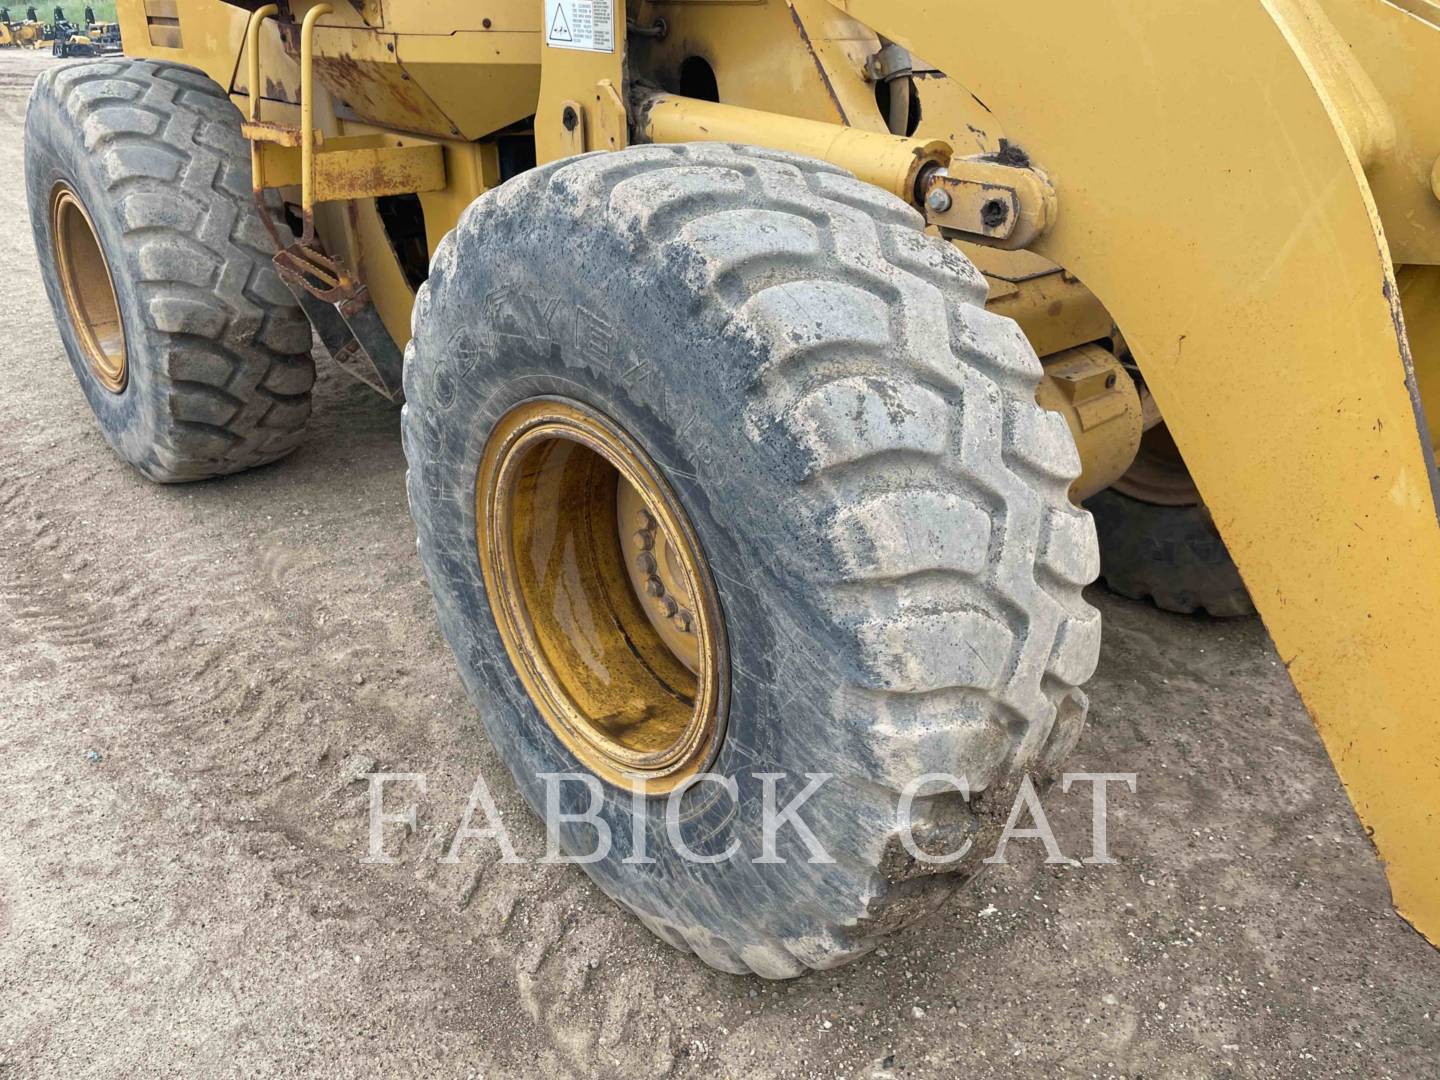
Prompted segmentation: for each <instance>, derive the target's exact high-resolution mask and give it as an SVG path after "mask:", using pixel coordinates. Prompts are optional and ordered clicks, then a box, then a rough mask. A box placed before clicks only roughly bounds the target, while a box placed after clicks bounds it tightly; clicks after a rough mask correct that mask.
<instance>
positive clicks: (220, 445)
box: [25, 59, 315, 483]
mask: <svg viewBox="0 0 1440 1080" xmlns="http://www.w3.org/2000/svg"><path fill="white" fill-rule="evenodd" d="M25 179H26V189H27V193H28V195H29V201H30V221H31V227H32V230H33V232H34V236H35V247H36V253H37V255H38V257H39V261H40V270H41V274H42V276H43V278H44V280H45V288H46V291H47V293H48V294H49V297H50V304H51V306H52V308H53V309H54V312H55V319H56V323H57V324H58V326H59V329H60V337H61V340H62V341H63V342H64V345H65V351H66V353H67V355H68V356H69V358H70V364H71V367H72V368H73V369H74V371H75V374H76V377H77V378H78V379H79V380H80V384H81V386H82V387H83V389H84V391H85V397H86V399H87V400H88V401H89V403H90V407H91V408H92V409H93V410H94V412H95V417H96V419H97V420H98V421H99V424H100V429H101V431H102V432H103V433H104V435H105V439H106V441H107V442H109V444H110V445H111V446H112V447H113V448H114V450H115V452H116V453H117V454H119V455H120V457H122V458H123V459H125V460H126V461H128V462H130V464H132V465H134V466H135V467H136V468H137V469H138V470H140V472H141V473H143V474H144V475H145V476H147V477H149V478H150V479H151V480H156V481H160V482H163V483H172V482H178V481H187V480H200V479H204V478H206V477H211V476H218V475H222V474H225V473H234V472H239V471H241V470H243V469H249V468H253V467H254V466H257V465H262V464H265V463H266V462H270V461H274V460H276V459H278V458H281V457H284V456H285V455H286V454H289V453H290V452H291V451H292V450H294V449H295V447H296V446H297V445H298V444H299V442H300V439H301V437H302V434H303V431H304V427H305V423H306V420H307V419H308V418H309V415H310V388H311V386H312V384H313V383H314V381H315V366H314V362H313V361H312V359H311V357H310V344H311V332H310V324H309V322H308V321H307V320H306V318H305V316H304V314H303V313H302V312H301V310H300V307H299V305H298V304H297V303H296V302H295V298H294V297H293V296H292V295H291V294H290V292H289V290H288V289H286V287H285V285H284V284H283V283H282V282H281V281H280V278H279V276H278V275H277V274H276V272H275V268H274V266H273V265H272V264H271V261H270V260H271V256H272V255H273V253H274V244H273V242H272V241H271V239H270V236H269V233H268V232H267V230H266V229H265V226H264V224H263V222H262V221H261V219H260V216H259V214H258V213H257V211H256V207H255V203H254V199H253V196H252V195H251V192H250V165H249V152H248V150H247V148H246V143H245V140H244V138H243V137H242V136H241V134H240V114H239V112H238V111H237V110H236V108H235V106H234V105H232V104H231V103H230V100H229V98H228V97H226V95H225V92H224V90H223V89H221V87H219V86H218V85H216V84H215V83H214V82H212V81H211V80H210V79H209V78H207V77H206V76H205V75H204V74H202V73H201V72H198V71H194V70H191V69H190V68H185V67H180V66H178V65H175V64H165V63H158V62H155V61H150V60H129V59H119V60H110V61H99V62H91V63H78V64H74V65H69V66H66V67H63V68H55V69H52V70H50V71H47V72H45V73H44V74H43V75H41V76H40V78H39V79H38V80H37V81H36V84H35V89H34V91H33V92H32V94H31V97H30V108H29V113H28V115H27V116H26V120H25Z"/></svg>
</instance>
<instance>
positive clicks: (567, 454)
mask: <svg viewBox="0 0 1440 1080" xmlns="http://www.w3.org/2000/svg"><path fill="white" fill-rule="evenodd" d="M475 498H476V522H477V537H476V542H477V547H478V551H479V556H480V564H481V570H482V572H483V574H484V579H485V587H486V591H487V593H488V599H489V602H490V607H491V611H492V613H493V614H494V616H495V622H496V626H497V627H498V629H499V631H500V637H501V639H502V641H503V642H504V645H505V649H506V652H507V653H508V654H509V656H510V659H511V661H512V663H513V664H514V666H515V670H516V672H517V673H518V674H519V676H520V678H521V681H522V682H523V683H524V684H525V687H526V689H527V691H528V692H529V694H530V698H531V700H532V701H533V702H534V704H535V706H536V708H537V709H538V710H539V712H540V714H541V716H542V717H543V718H544V719H545V721H546V723H547V724H549V726H550V728H551V730H552V731H554V733H555V735H556V736H557V737H558V738H559V739H560V740H561V741H562V742H563V743H564V744H565V745H566V746H567V747H568V748H569V749H570V750H571V751H572V752H573V753H574V754H575V756H576V757H577V758H579V759H580V761H581V762H582V763H583V764H584V765H585V766H586V767H588V768H590V769H591V770H592V771H594V772H595V773H596V774H597V775H599V776H600V777H601V778H602V779H605V780H607V781H609V782H611V783H614V784H616V785H618V786H621V787H626V788H634V787H643V788H644V789H645V790H646V791H648V792H651V793H660V792H664V791H668V790H671V789H673V788H674V787H676V786H677V785H679V784H680V783H681V782H683V781H684V780H685V779H687V778H688V777H690V776H693V775H694V774H695V773H697V772H699V771H700V770H701V769H703V768H704V767H705V766H706V765H707V764H708V763H709V761H710V760H711V759H712V758H713V755H714V751H715V749H716V747H717V746H718V744H719V740H720V737H721V735H722V732H723V717H724V697H725V693H726V687H727V686H728V679H727V678H726V650H725V641H724V630H723V625H722V622H721V618H720V609H719V602H718V598H717V596H716V593H715V588H714V584H713V582H712V580H711V577H710V573H709V569H708V567H707V565H706V562H705V560H704V557H703V554H702V552H701V550H700V545H699V542H698V539H697V538H696V536H695V533H694V530H693V529H692V528H691V526H690V522H689V520H688V518H687V517H686V515H685V513H684V511H683V509H682V508H681V507H680V505H679V503H678V501H677V500H676V499H675V496H674V494H673V492H671V490H670V488H669V485H668V484H666V483H665V481H664V479H663V478H662V477H661V476H660V475H659V472H658V471H657V470H656V468H655V466H654V464H653V463H652V462H651V461H650V459H649V458H648V456H646V455H645V453H644V452H643V451H642V450H641V449H640V448H639V446H638V445H637V444H636V443H635V442H634V440H633V439H631V438H630V437H629V436H628V435H626V434H625V432H624V431H622V430H621V429H620V428H619V427H618V426H617V425H616V424H615V423H614V422H613V421H612V420H610V419H609V418H608V417H605V416H603V415H601V414H600V413H598V412H596V411H595V410H593V409H590V408H588V407H587V406H584V405H581V404H579V403H578V402H573V401H567V400H561V399H555V398H540V399H534V400H531V401H527V402H523V403H521V404H520V405H518V406H516V407H515V408H513V409H511V410H510V412H508V413H507V414H506V415H505V416H504V417H502V418H501V420H500V422H499V423H498V424H497V425H496V427H495V431H494V432H493V433H492V435H491V437H490V439H489V440H488V442H487V444H486V447H485V450H484V452H483V454H482V457H481V462H480V468H479V473H478V475H477V482H476V494H475Z"/></svg>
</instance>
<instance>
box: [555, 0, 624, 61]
mask: <svg viewBox="0 0 1440 1080" xmlns="http://www.w3.org/2000/svg"><path fill="white" fill-rule="evenodd" d="M545 44H546V45H551V46H553V47H555V48H557V49H581V50H583V51H585V52H614V51H615V8H614V0H545Z"/></svg>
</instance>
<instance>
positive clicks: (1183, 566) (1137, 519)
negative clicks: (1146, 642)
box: [1085, 491, 1255, 618]
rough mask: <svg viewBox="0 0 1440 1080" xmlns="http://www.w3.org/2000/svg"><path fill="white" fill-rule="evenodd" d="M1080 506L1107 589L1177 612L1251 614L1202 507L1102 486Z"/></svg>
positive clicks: (1225, 615)
mask: <svg viewBox="0 0 1440 1080" xmlns="http://www.w3.org/2000/svg"><path fill="white" fill-rule="evenodd" d="M1085 505H1086V507H1087V508H1088V509H1089V510H1090V512H1091V513H1092V514H1094V515H1095V527H1096V529H1097V530H1098V531H1099V535H1100V576H1101V577H1102V578H1103V579H1104V580H1105V585H1106V587H1107V588H1109V589H1110V590H1111V591H1112V592H1116V593H1119V594H1120V595H1121V596H1125V597H1128V598H1129V599H1131V600H1149V601H1150V602H1152V603H1153V604H1154V605H1155V606H1156V607H1158V608H1160V609H1161V610H1162V611H1173V612H1177V613H1179V614H1183V615H1193V614H1196V613H1197V612H1204V613H1207V614H1210V615H1214V616H1217V617H1220V618H1232V617H1235V616H1241V615H1254V614H1255V605H1254V603H1253V602H1252V601H1251V599H1250V593H1249V591H1248V590H1247V589H1246V588H1245V583H1244V581H1242V580H1241V578H1240V570H1239V568H1238V567H1237V566H1236V565H1235V561H1234V560H1233V559H1232V558H1231V557H1230V552H1229V551H1228V550H1226V548H1225V541H1223V540H1222V539H1220V532H1219V530H1217V529H1216V528H1215V523H1214V522H1213V521H1212V520H1211V519H1210V515H1209V513H1208V512H1206V510H1205V507H1204V506H1199V505H1197V506H1159V505H1156V504H1154V503H1148V502H1144V501H1142V500H1140V499H1133V498H1131V497H1130V496H1128V495H1122V494H1121V493H1120V492H1118V491H1102V492H1101V493H1100V494H1099V495H1095V496H1092V497H1091V498H1090V499H1089V500H1087V501H1086V503H1085Z"/></svg>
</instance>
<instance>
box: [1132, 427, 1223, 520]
mask: <svg viewBox="0 0 1440 1080" xmlns="http://www.w3.org/2000/svg"><path fill="white" fill-rule="evenodd" d="M1111 486H1112V487H1113V488H1114V489H1115V490H1116V491H1118V492H1120V494H1122V495H1128V496H1129V497H1130V498H1132V499H1138V500H1139V501H1140V502H1145V503H1153V504H1154V505H1156V506H1199V505H1200V503H1201V499H1200V489H1199V488H1197V487H1196V486H1195V481H1194V480H1193V479H1192V478H1191V476H1190V470H1189V469H1187V468H1186V467H1185V461H1184V459H1183V458H1181V457H1180V448H1179V447H1177V446H1176V445H1175V440H1174V439H1173V438H1172V437H1171V435H1170V429H1169V428H1167V427H1166V426H1165V425H1164V424H1160V425H1158V426H1157V427H1153V428H1151V429H1150V430H1149V431H1147V432H1145V435H1144V437H1143V438H1142V439H1141V440H1140V452H1139V453H1138V454H1136V455H1135V461H1134V462H1133V463H1132V464H1131V466H1130V468H1129V469H1128V470H1126V472H1125V475H1124V476H1122V477H1121V478H1120V479H1119V480H1117V481H1115V483H1114V484H1113V485H1111Z"/></svg>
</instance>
